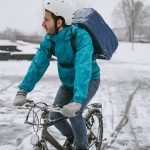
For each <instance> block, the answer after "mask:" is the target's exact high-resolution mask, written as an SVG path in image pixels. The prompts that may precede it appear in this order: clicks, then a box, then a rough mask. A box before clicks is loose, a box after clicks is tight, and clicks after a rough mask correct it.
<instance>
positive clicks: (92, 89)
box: [14, 0, 100, 150]
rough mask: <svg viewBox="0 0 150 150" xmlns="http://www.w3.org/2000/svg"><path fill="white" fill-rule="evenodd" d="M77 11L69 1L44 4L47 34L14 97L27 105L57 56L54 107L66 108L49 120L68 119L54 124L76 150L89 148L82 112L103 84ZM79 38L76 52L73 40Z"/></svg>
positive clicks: (20, 103) (66, 145)
mask: <svg viewBox="0 0 150 150" xmlns="http://www.w3.org/2000/svg"><path fill="white" fill-rule="evenodd" d="M73 14H74V10H73V8H72V6H71V5H70V3H69V2H66V1H62V0H49V2H47V3H46V4H45V14H44V20H43V23H42V26H43V27H44V28H45V30H46V35H45V37H44V39H43V40H42V41H41V43H40V48H39V49H38V50H37V52H36V54H35V56H34V58H33V60H32V63H31V65H30V67H29V69H28V71H27V73H26V75H25V77H24V79H23V81H22V83H20V84H19V85H18V87H19V90H18V92H17V94H16V96H15V100H14V105H16V106H21V105H24V104H25V103H26V102H27V99H26V96H27V94H28V93H29V92H31V91H32V90H33V89H34V87H35V85H36V83H37V82H38V81H39V80H40V79H41V78H42V76H43V75H44V73H45V72H46V70H47V68H48V66H49V65H50V58H51V57H52V55H55V56H56V57H57V66H58V74H59V78H60V80H61V83H62V84H61V86H60V87H59V90H58V92H57V94H56V97H55V100H54V103H53V105H54V106H59V107H61V108H63V109H62V110H63V111H62V114H61V113H59V112H52V113H50V119H51V120H53V119H57V118H59V117H62V116H67V117H69V121H67V120H65V121H63V122H61V123H58V124H56V125H55V127H56V128H57V129H58V130H59V131H60V132H61V134H62V135H63V136H65V137H66V138H67V140H66V142H65V143H64V146H65V147H68V149H69V147H70V149H73V148H72V147H71V144H72V143H73V144H74V147H75V149H76V150H86V149H88V138H87V131H86V125H85V122H84V118H83V116H82V113H83V111H84V108H85V106H86V105H87V104H88V103H89V102H90V101H91V99H92V98H93V96H94V95H95V94H96V92H97V90H98V88H99V85H100V67H99V66H98V64H97V62H96V60H94V59H92V54H93V52H94V47H93V44H92V39H91V37H90V35H89V33H88V32H87V31H86V30H85V29H82V28H80V27H79V26H78V25H76V24H73V23H72V20H73ZM74 35H75V36H76V42H75V44H76V53H74V51H73V48H72V45H71V38H72V37H73V36H74Z"/></svg>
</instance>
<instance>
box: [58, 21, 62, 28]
mask: <svg viewBox="0 0 150 150" xmlns="http://www.w3.org/2000/svg"><path fill="white" fill-rule="evenodd" d="M61 26H62V20H61V19H58V20H57V28H60V27H61Z"/></svg>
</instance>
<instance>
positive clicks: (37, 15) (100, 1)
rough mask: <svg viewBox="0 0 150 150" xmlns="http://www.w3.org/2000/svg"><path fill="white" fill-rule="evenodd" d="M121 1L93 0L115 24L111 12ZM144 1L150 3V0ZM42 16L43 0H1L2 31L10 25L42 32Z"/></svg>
mask: <svg viewBox="0 0 150 150" xmlns="http://www.w3.org/2000/svg"><path fill="white" fill-rule="evenodd" d="M79 1H82V0H79ZM119 1H120V0H92V7H93V8H95V9H96V10H97V11H99V12H100V13H101V15H102V16H103V18H104V19H105V20H106V22H107V23H108V24H109V25H110V26H113V24H112V19H111V17H112V16H111V14H112V11H113V10H114V8H115V6H116V5H117V3H118V2H119ZM143 2H145V3H146V4H150V0H143ZM42 17H43V15H42V0H0V31H2V30H4V29H6V28H7V27H9V28H13V29H18V30H21V31H24V32H26V33H33V32H41V31H42V27H41V23H42Z"/></svg>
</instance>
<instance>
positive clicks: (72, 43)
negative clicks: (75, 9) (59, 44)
mask: <svg viewBox="0 0 150 150" xmlns="http://www.w3.org/2000/svg"><path fill="white" fill-rule="evenodd" d="M70 41H71V46H72V49H73V52H74V53H76V49H77V46H76V35H73V36H72V37H71V39H70Z"/></svg>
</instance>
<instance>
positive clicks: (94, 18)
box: [71, 8, 118, 60]
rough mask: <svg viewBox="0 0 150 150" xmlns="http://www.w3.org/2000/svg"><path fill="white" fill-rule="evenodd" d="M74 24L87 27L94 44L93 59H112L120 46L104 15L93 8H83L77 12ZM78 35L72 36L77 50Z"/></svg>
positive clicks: (72, 41)
mask: <svg viewBox="0 0 150 150" xmlns="http://www.w3.org/2000/svg"><path fill="white" fill-rule="evenodd" d="M73 24H75V25H78V26H79V27H81V28H84V29H86V31H88V33H89V34H90V36H91V38H92V42H93V46H94V53H93V59H106V60H110V59H111V57H112V54H113V53H114V52H115V50H116V49H117V47H118V40H117V38H116V36H115V34H114V33H113V31H112V30H111V29H110V27H109V26H108V25H107V24H106V23H105V21H104V19H103V18H102V16H101V15H100V14H99V13H98V12H97V11H96V10H94V9H92V8H83V9H79V10H77V11H76V12H75V16H74V20H73ZM75 40H76V37H75V36H73V37H72V38H71V44H72V47H73V50H74V52H76V44H75Z"/></svg>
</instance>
